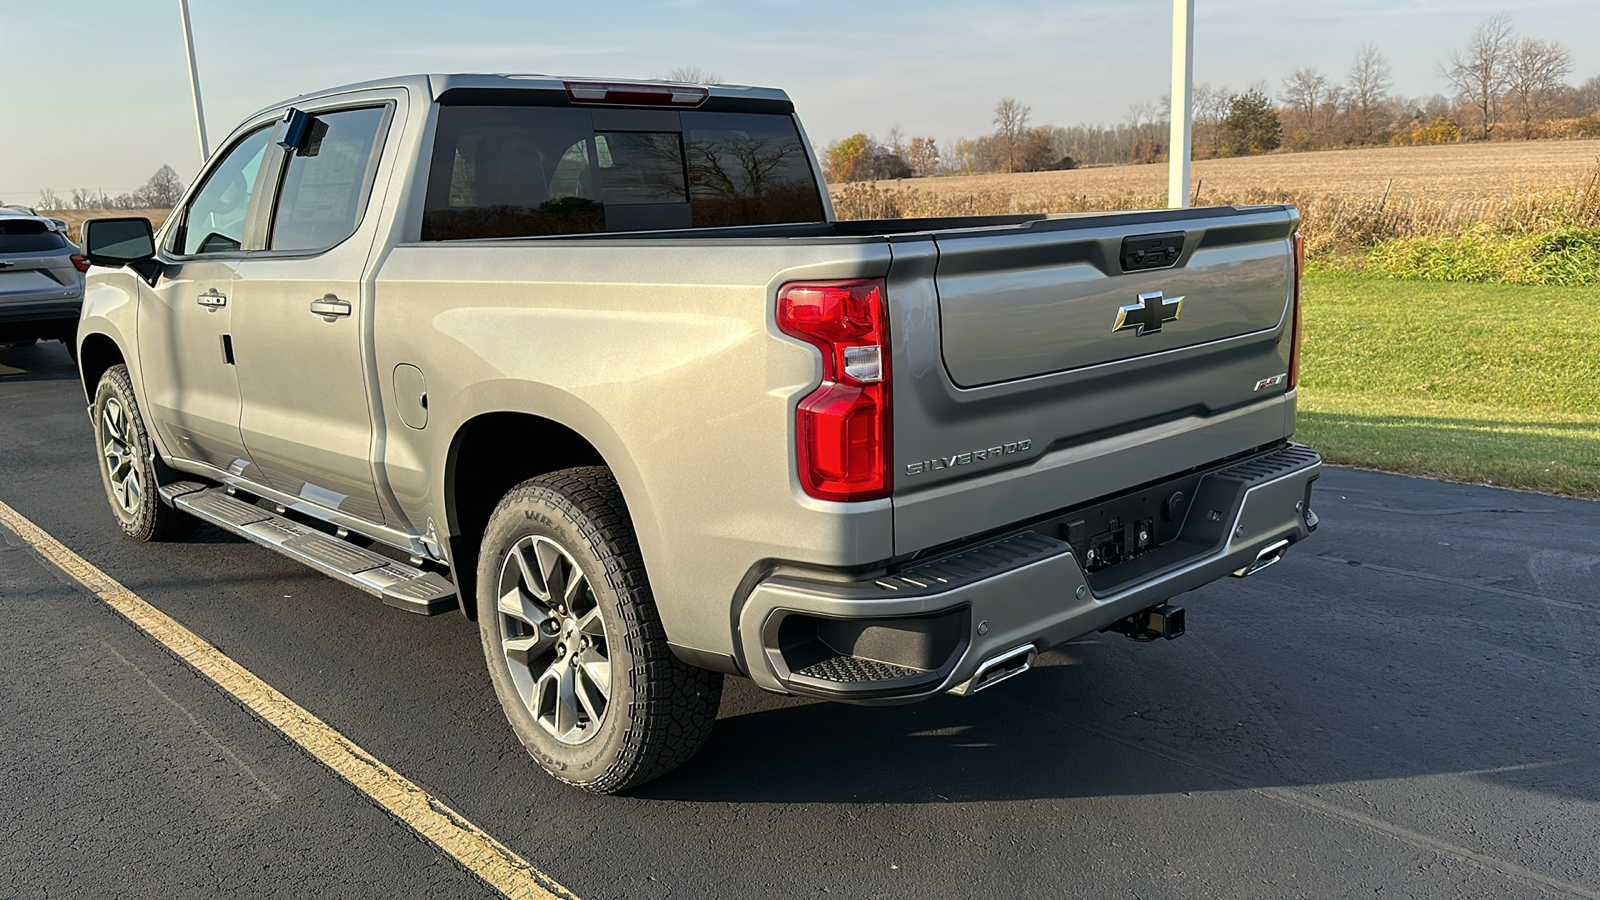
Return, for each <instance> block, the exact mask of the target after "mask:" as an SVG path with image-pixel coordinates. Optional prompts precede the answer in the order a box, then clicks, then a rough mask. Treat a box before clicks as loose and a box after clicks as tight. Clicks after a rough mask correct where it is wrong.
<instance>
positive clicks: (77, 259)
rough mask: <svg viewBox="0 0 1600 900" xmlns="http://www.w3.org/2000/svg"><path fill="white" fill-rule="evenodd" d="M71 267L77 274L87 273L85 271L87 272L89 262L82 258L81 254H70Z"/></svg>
mask: <svg viewBox="0 0 1600 900" xmlns="http://www.w3.org/2000/svg"><path fill="white" fill-rule="evenodd" d="M72 265H73V267H74V268H76V269H77V270H78V271H79V272H87V271H89V261H88V260H87V259H84V258H83V254H82V253H74V254H72Z"/></svg>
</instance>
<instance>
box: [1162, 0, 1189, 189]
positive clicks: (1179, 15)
mask: <svg viewBox="0 0 1600 900" xmlns="http://www.w3.org/2000/svg"><path fill="white" fill-rule="evenodd" d="M1168 143H1169V149H1168V151H1167V206H1168V207H1169V208H1171V209H1187V208H1188V206H1189V157H1190V155H1191V154H1192V153H1193V152H1194V0H1172V136H1171V140H1170V141H1169V142H1168Z"/></svg>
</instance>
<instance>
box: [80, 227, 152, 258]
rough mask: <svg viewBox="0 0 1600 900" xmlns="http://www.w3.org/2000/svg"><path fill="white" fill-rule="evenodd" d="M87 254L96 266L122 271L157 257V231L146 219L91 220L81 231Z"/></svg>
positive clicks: (84, 250) (84, 249) (84, 253)
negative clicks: (121, 267) (124, 267)
mask: <svg viewBox="0 0 1600 900" xmlns="http://www.w3.org/2000/svg"><path fill="white" fill-rule="evenodd" d="M79 236H80V237H81V238H82V239H83V255H84V256H85V257H87V258H88V260H89V262H90V263H91V264H93V265H96V266H110V267H112V268H118V267H120V266H126V265H129V264H131V263H137V262H144V261H146V260H151V259H154V258H155V255H156V238H155V229H154V228H152V227H151V226H150V220H149V219H146V218H144V217H143V216H129V217H125V218H119V219H89V220H88V221H86V222H84V223H83V228H82V229H81V230H80V231H79Z"/></svg>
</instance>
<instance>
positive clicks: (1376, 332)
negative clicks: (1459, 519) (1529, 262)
mask: <svg viewBox="0 0 1600 900" xmlns="http://www.w3.org/2000/svg"><path fill="white" fill-rule="evenodd" d="M1304 290H1305V293H1304V296H1305V316H1306V319H1305V349H1304V358H1303V360H1302V369H1301V376H1300V418H1299V430H1298V434H1297V439H1298V440H1301V441H1304V442H1305V443H1307V444H1310V445H1311V446H1312V447H1315V448H1316V449H1317V450H1319V451H1321V452H1322V454H1323V455H1324V457H1326V458H1327V459H1328V461H1329V462H1334V463H1340V464H1345V465H1355V466H1363V467H1367V468H1374V469H1384V470H1387V471H1392V472H1407V473H1413V474H1418V475H1428V476H1432V477H1437V478H1445V479H1449V480H1453V481H1469V482H1476V483H1482V484H1494V485H1497V486H1502V487H1512V488H1522V489H1526V490H1535V491H1544V492H1547V493H1555V494H1567V495H1571V496H1577V497H1589V498H1596V499H1600V288H1594V287H1588V288H1572V287H1532V286H1521V285H1506V284H1454V283H1443V282H1429V281H1399V280H1385V279H1379V278H1372V277H1356V276H1348V275H1316V276H1309V277H1307V279H1306V282H1305V288H1304Z"/></svg>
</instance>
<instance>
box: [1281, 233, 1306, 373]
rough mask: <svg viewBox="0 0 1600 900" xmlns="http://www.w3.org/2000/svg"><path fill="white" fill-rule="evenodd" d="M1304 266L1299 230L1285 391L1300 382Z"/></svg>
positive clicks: (1304, 242)
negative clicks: (1302, 277) (1287, 378)
mask: <svg viewBox="0 0 1600 900" xmlns="http://www.w3.org/2000/svg"><path fill="white" fill-rule="evenodd" d="M1305 268H1306V239H1305V238H1304V237H1302V236H1301V235H1300V233H1299V232H1296V233H1295V236H1294V305H1293V307H1292V308H1291V312H1290V314H1291V315H1293V316H1294V325H1293V329H1294V331H1293V334H1292V335H1291V336H1290V338H1289V385H1288V387H1286V388H1284V390H1285V391H1292V390H1294V388H1295V385H1297V384H1299V383H1300V330H1301V328H1302V327H1303V326H1302V325H1301V321H1300V320H1301V319H1302V318H1303V316H1302V315H1301V314H1300V274H1301V273H1302V272H1304V271H1305Z"/></svg>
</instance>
